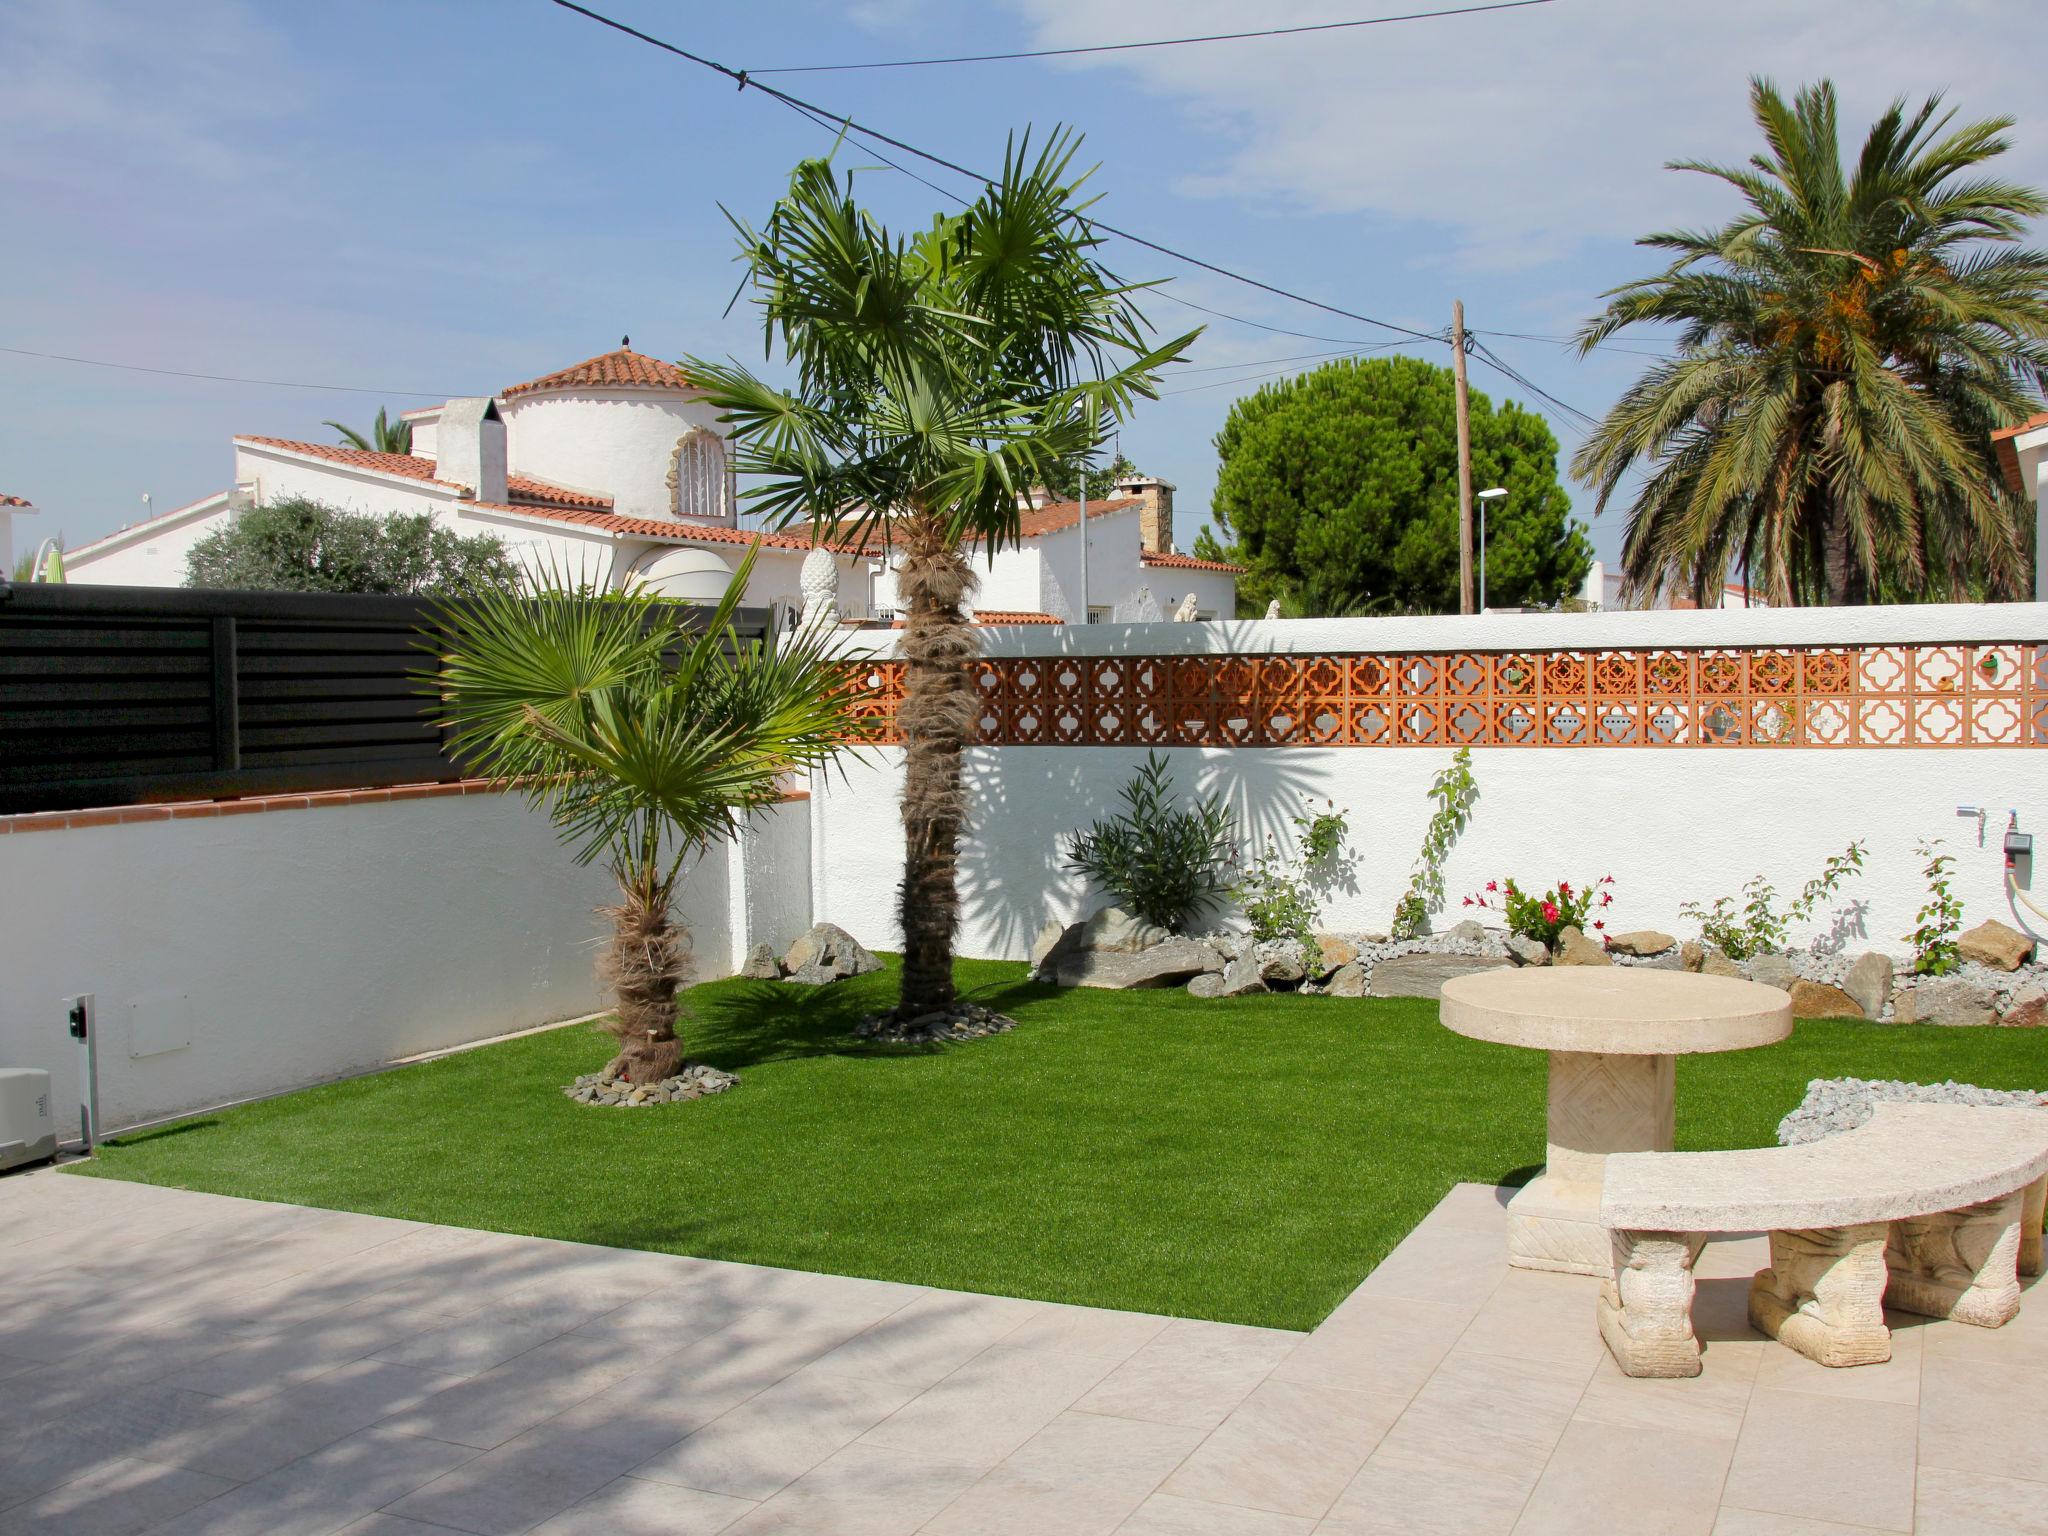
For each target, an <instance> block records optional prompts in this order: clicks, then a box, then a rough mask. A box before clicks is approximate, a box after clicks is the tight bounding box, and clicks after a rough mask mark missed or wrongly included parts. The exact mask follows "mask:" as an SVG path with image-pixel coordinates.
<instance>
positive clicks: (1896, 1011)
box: [1892, 976, 1996, 1026]
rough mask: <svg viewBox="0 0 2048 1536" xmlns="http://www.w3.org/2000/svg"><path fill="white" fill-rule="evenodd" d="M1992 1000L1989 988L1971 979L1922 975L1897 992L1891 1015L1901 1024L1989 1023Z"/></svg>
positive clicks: (1963, 1024) (1991, 1013) (1965, 1024)
mask: <svg viewBox="0 0 2048 1536" xmlns="http://www.w3.org/2000/svg"><path fill="white" fill-rule="evenodd" d="M1992 1003H1993V999H1992V995H1991V989H1990V988H1989V987H1986V986H1980V985H1979V984H1978V983H1976V982H1974V981H1965V980H1963V979H1962V978H1961V977H1956V976H1940V977H1936V976H1923V977H1921V978H1920V980H1919V981H1917V982H1915V983H1914V984H1913V985H1912V986H1910V987H1908V988H1906V989H1905V990H1904V991H1902V992H1900V993H1899V994H1898V996H1897V998H1896V999H1895V1000H1894V1001H1893V1003H1892V1016H1893V1017H1894V1018H1896V1019H1897V1020H1898V1021H1899V1022H1900V1023H1901V1024H1946V1025H1957V1026H1970V1025H1978V1024H1989V1023H1992V1022H1993V1021H1994V1019H1995V1018H1996V1015H1995V1014H1994V1013H1993V1012H1992Z"/></svg>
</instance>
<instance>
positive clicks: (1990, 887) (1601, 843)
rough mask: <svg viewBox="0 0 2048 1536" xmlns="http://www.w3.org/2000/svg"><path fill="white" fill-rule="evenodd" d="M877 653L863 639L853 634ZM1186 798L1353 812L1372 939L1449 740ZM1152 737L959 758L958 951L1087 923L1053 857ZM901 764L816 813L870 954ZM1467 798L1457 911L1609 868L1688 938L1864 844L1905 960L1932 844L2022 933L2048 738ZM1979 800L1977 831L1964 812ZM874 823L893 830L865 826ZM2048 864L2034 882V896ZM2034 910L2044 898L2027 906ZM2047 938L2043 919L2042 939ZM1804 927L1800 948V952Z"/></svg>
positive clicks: (993, 947)
mask: <svg viewBox="0 0 2048 1536" xmlns="http://www.w3.org/2000/svg"><path fill="white" fill-rule="evenodd" d="M2043 636H2048V606H2044V605H2040V604H2027V605H2003V606H1942V607H1928V608H1915V609H1868V610H1831V611H1816V610H1749V611H1741V610H1731V611H1710V612H1681V613H1669V612H1665V613H1629V614H1584V615H1514V616H1502V615H1493V616H1487V617H1484V618H1475V619H1458V618H1451V619H1362V620H1360V619H1353V620H1299V621H1281V622H1279V623H1275V624H1266V623H1264V622H1261V621H1252V622H1239V623H1230V624H1202V625H1187V624H1156V625H1095V626H1090V627H1088V628H1085V629H1083V628H1081V627H1078V626H1073V627H1067V628H1063V629H1060V630H1053V631H1043V630H1041V631H1023V630H995V631H990V632H988V634H987V635H985V636H984V640H983V644H984V648H985V650H986V651H987V652H988V653H990V654H994V655H1052V654H1077V655H1078V654H1094V655H1109V654H1119V653H1122V654H1130V655H1147V654H1152V655H1160V654H1186V653H1190V652H1197V651H1204V650H1208V651H1219V650H1221V651H1238V652H1247V653H1256V652H1287V651H1310V652H1325V651H1328V652H1340V653H1341V652H1355V651H1404V650H1412V651H1429V650H1444V651H1449V650H1502V649H1520V648H1524V647H1527V648H1551V647H1559V646H1574V647H1586V648H1598V647H1601V646H1616V647H1620V646H1646V645H1660V644H1661V645H1689V646H1697V645H1715V644H1728V645H1745V644H1746V645H1768V644H1857V643H1867V644H1876V643H1884V642H1888V641H1889V642H1899V643H1906V642H1912V641H1919V642H1934V641H1942V640H1946V641H1970V640H1975V641H1991V640H2012V639H2024V640H2038V639H2040V638H2041V637H2043ZM853 643H856V644H859V645H862V646H864V647H868V648H872V647H873V646H874V644H875V640H874V638H873V637H868V636H862V637H858V639H857V640H856V641H855V642H853ZM1168 755H1169V756H1170V757H1171V759H1172V761H1173V764H1174V770H1175V781H1176V783H1177V784H1178V786H1179V787H1180V789H1181V790H1182V791H1183V792H1184V793H1189V794H1192V793H1195V792H1198V791H1199V792H1201V793H1216V794H1222V795H1223V796H1225V797H1226V798H1227V800H1228V801H1229V802H1230V804H1231V806H1232V807H1233V809H1234V810H1235V812H1236V813H1237V816H1238V820H1239V824H1240V828H1241V829H1242V830H1243V831H1245V832H1247V833H1250V834H1254V835H1257V834H1263V833H1264V832H1266V831H1276V832H1284V831H1286V830H1287V829H1288V828H1287V823H1288V818H1289V817H1291V816H1292V815H1294V814H1295V813H1296V812H1298V811H1299V810H1300V809H1301V807H1302V805H1303V802H1304V801H1307V800H1313V801H1315V802H1317V803H1318V804H1320V803H1321V802H1322V801H1323V800H1324V799H1325V798H1328V799H1333V800H1335V801H1336V802H1337V804H1338V805H1340V806H1342V807H1344V808H1346V809H1347V810H1348V811H1349V812H1350V818H1351V826H1352V847H1353V849H1354V851H1355V853H1356V855H1357V857H1356V859H1355V862H1354V865H1353V874H1354V883H1353V885H1352V887H1351V888H1346V889H1340V890H1334V891H1331V892H1330V893H1328V895H1327V898H1326V913H1327V915H1326V921H1327V923H1328V924H1329V925H1330V926H1332V927H1335V928H1340V929H1365V930H1384V929H1385V928H1386V927H1387V925H1388V922H1389V920H1390V919H1391V916H1392V913H1393V910H1394V906H1395V904H1396V902H1397V901H1398V900H1399V899H1400V897H1401V895H1402V894H1403V892H1405V891H1406V889H1407V887H1408V880H1409V876H1410V872H1411V870H1412V867H1413V865H1414V862H1415V856H1416V852H1417V850H1418V849H1419V847H1420V846H1421V842H1422V835H1423V832H1424V830H1425V828H1426V827H1427V825H1428V821H1429V816H1430V813H1431V810H1432V805H1431V802H1430V801H1429V800H1428V798H1427V790H1428V787H1429V783H1430V780H1431V778H1432V777H1433V776H1434V775H1435V774H1436V773H1437V771H1438V770H1439V769H1441V768H1442V767H1444V766H1445V765H1446V764H1447V763H1448V762H1449V761H1450V757H1451V749H1449V748H1447V747H1413V748H1404V747H1348V748H1326V749H1284V748H1270V749H1239V750H1228V749H1222V750H1217V749H1176V750H1174V751H1172V752H1170V753H1169V754H1168ZM1144 756H1145V753H1144V750H1143V749H1142V748H1106V747H1004V748H980V749H974V750H971V751H970V752H969V753H968V757H967V769H966V774H967V782H968V786H969V791H970V805H971V808H972V810H971V815H972V822H973V831H972V833H971V834H970V836H969V837H968V839H967V840H966V842H965V844H964V845H963V848H962V853H961V864H960V882H961V891H962V897H963V909H964V912H965V921H964V923H963V925H962V934H961V952H962V953H963V954H968V955H984V956H1002V957H1010V958H1015V957H1018V956H1021V955H1022V954H1024V953H1025V951H1026V949H1027V948H1028V946H1029V944H1030V941H1031V938H1032V936H1033V935H1034V934H1035V933H1036V931H1037V929H1038V928H1039V926H1040V925H1041V924H1042V923H1043V922H1044V921H1045V920H1046V919H1047V918H1048V917H1057V918H1060V919H1062V920H1067V919H1071V918H1074V917H1078V916H1081V915H1084V914H1085V912H1086V911H1088V910H1092V908H1093V907H1094V906H1095V905H1098V904H1100V902H1101V901H1102V899H1103V898H1102V897H1101V896H1100V895H1099V894H1098V893H1093V892H1090V891H1089V890H1087V889H1086V888H1085V886H1084V884H1083V882H1082V881H1081V880H1080V879H1079V877H1077V876H1073V875H1070V874H1068V873H1066V872H1065V871H1064V870H1063V869H1062V868H1061V864H1062V861H1063V858H1064V853H1065V847H1066V841H1065V840H1066V838H1067V837H1068V836H1070V835H1071V833H1072V832H1073V831H1075V830H1076V829H1078V828H1080V827H1082V826H1084V825H1086V824H1087V823H1088V822H1090V821H1091V820H1093V819H1094V818H1096V817H1098V816H1102V815H1108V814H1112V813H1114V812H1115V811H1116V810H1117V809H1118V805H1117V798H1116V797H1117V790H1118V789H1119V788H1120V787H1121V786H1122V784H1123V783H1124V782H1125V780H1126V779H1127V778H1128V777H1129V776H1130V774H1131V773H1132V772H1133V771H1134V770H1135V769H1136V767H1137V766H1138V765H1139V764H1140V763H1141V762H1142V761H1143V760H1144ZM901 761H902V754H901V752H900V751H899V750H895V749H887V750H883V751H876V752H872V753H871V754H870V761H869V762H868V763H867V764H866V765H864V766H860V767H855V768H852V769H850V770H849V772H848V774H847V777H846V783H845V786H844V788H843V789H842V788H835V789H834V790H833V791H832V792H831V793H829V794H826V795H824V796H822V797H820V798H819V800H818V802H817V809H816V811H815V812H814V826H813V839H814V843H813V855H814V858H815V859H816V861H817V873H816V877H815V885H816V891H817V895H816V898H815V899H816V904H817V910H818V914H819V916H820V917H821V918H824V919H826V920H829V921H832V922H836V923H839V924H841V925H842V926H844V927H846V928H847V929H849V930H850V931H852V932H853V933H854V934H856V935H857V936H859V937H860V938H861V940H862V941H863V942H864V943H867V944H870V945H876V946H882V947H893V946H894V945H895V944H896V943H897V942H898V941H899V937H898V932H897V928H896V920H895V911H894V904H895V890H896V885H897V882H898V881H899V880H900V878H901V873H902V844H901V838H900V836H898V835H895V828H894V826H893V823H894V821H895V816H896V800H897V796H898V793H899V791H900V788H901V782H902V770H901ZM1472 768H1473V773H1474V776H1475V777H1476V779H1477V781H1478V785H1479V801H1478V804H1477V806H1476V808H1475V810H1474V812H1473V818H1472V822H1471V825H1470V826H1469V827H1468V829H1467V830H1466V832H1465V833H1464V835H1463V836H1462V838H1461V839H1460V840H1459V842H1458V844H1457V846H1456V848H1455V849H1454V850H1453V853H1452V855H1451V857H1450V859H1449V861H1448V862H1447V864H1446V869H1445V886H1446V890H1447V892H1448V894H1449V897H1450V905H1449V910H1447V912H1446V913H1445V914H1444V920H1445V921H1446V922H1455V921H1456V920H1457V919H1458V917H1459V916H1461V915H1464V914H1463V913H1462V912H1461V910H1460V909H1459V898H1460V897H1461V896H1463V895H1464V894H1466V893H1468V892H1472V891H1476V890H1477V889H1479V888H1480V887H1481V886H1483V885H1484V884H1485V882H1486V881H1487V880H1489V879H1498V878H1500V877H1502V876H1507V875H1512V876H1514V877H1515V878H1516V879H1517V880H1518V881H1520V882H1523V883H1527V884H1540V885H1542V886H1548V885H1550V884H1552V883H1554V882H1555V881H1556V880H1558V879H1559V878H1565V879H1569V880H1572V881H1574V882H1577V881H1584V880H1588V879H1592V878H1595V877H1597V876H1600V875H1604V874H1611V875H1613V876H1614V878H1615V881H1616V885H1615V887H1614V890H1615V893H1616V904H1615V906H1614V907H1613V908H1612V909H1611V910H1610V912H1609V914H1608V916H1609V918H1610V920H1611V923H1612V924H1613V925H1616V926H1618V927H1619V928H1622V929H1626V928H1630V927H1658V928H1663V929H1666V930H1667V931H1670V932H1673V933H1677V934H1679V935H1681V936H1691V935H1692V934H1694V933H1695V932H1696V931H1697V925H1695V924H1692V923H1690V922H1688V921H1686V920H1685V919H1683V918H1681V917H1680V916H1679V912H1678V908H1679V907H1680V905H1681V904H1683V903H1685V902H1687V901H1702V902H1704V901H1709V900H1711V899H1712V898H1714V897H1717V896H1722V895H1735V894H1736V893H1737V891H1738V890H1739V887H1740V886H1741V885H1742V883H1743V882H1744V881H1745V880H1747V879H1749V878H1750V877H1751V876H1753V875H1756V874H1763V875H1764V876H1766V877H1767V878H1768V879H1769V880H1770V881H1771V882H1772V883H1773V884H1774V885H1776V886H1777V888H1778V890H1779V892H1780V893H1781V897H1783V896H1790V895H1791V894H1794V893H1796V892H1797V891H1798V889H1799V887H1800V886H1801V885H1802V884H1803V883H1804V882H1805V881H1806V880H1807V879H1809V878H1811V877H1812V876H1813V875H1815V874H1817V873H1818V872H1819V870H1820V867H1821V863H1822V861H1823V860H1824V859H1825V858H1826V857H1827V855H1828V854H1830V853H1834V852H1838V851H1839V850H1840V849H1842V848H1843V847H1844V846H1845V845H1846V844H1848V843H1849V842H1850V841H1852V840H1858V839H1860V840H1862V841H1864V842H1865V843H1866V844H1867V846H1868V849H1869V856H1868V860H1867V863H1866V867H1865V870H1864V873H1863V874H1862V876H1861V877H1860V878H1857V879H1854V880H1852V881H1851V882H1850V883H1849V884H1848V885H1847V886H1846V887H1845V888H1844V890H1843V893H1842V903H1841V907H1842V909H1843V910H1840V911H1834V910H1831V911H1829V912H1828V913H1826V914H1825V915H1824V922H1825V924H1827V925H1832V924H1833V923H1834V922H1835V920H1836V919H1837V917H1840V918H1841V919H1842V921H1843V923H1844V925H1845V929H1846V933H1845V937H1846V938H1847V941H1848V942H1849V943H1851V944H1852V945H1855V946H1858V947H1872V948H1880V949H1886V950H1890V951H1894V952H1898V953H1904V952H1905V951H1906V949H1907V947H1908V946H1906V945H1905V943H1904V942H1903V935H1905V934H1906V933H1907V931H1908V930H1909V929H1911V927H1912V926H1913V923H1914V913H1915V912H1916V911H1917V909H1918V907H1919V906H1920V904H1921V902H1922V901H1923V900H1924V899H1925V894H1926V892H1925V886H1924V883H1923V882H1922V880H1921V878H1920V873H1919V870H1920V863H1921V861H1920V860H1919V859H1918V858H1917V856H1916V855H1915V854H1914V852H1913V846H1914V843H1915V842H1916V841H1917V840H1918V839H1920V838H1923V837H1942V838H1945V839H1946V840H1947V846H1948V851H1949V852H1951V853H1953V854H1954V855H1955V856H1956V859H1957V867H1956V871H1955V890H1956V893H1957V894H1958V895H1959V896H1960V897H1961V898H1962V899H1963V901H1964V903H1965V908H1966V912H1967V918H1966V921H1967V922H1970V923H1975V922H1977V921H1980V920H1982V919H1984V918H1987V917H1998V918H2000V919H2002V920H2003V921H2006V922H2009V923H2013V922H2015V921H2016V919H2015V914H2014V912H2013V911H2012V909H2011V907H2010V905H2009V904H2008V901H2007V899H2006V896H2005V892H2004V886H2003V859H2002V854H2001V851H2000V844H2001V833H2002V831H2003V827H2004V822H2005V815H2006V812H2007V811H2008V810H2009V809H2010V810H2017V811H2018V812H2019V816H2020V826H2021V827H2022V829H2028V830H2033V831H2035V832H2036V833H2037V834H2043V833H2048V749H2043V748H2038V747H2035V748H1970V749H1962V750H1957V749H1950V748H1933V749H1910V748H1903V749H1902V748H1868V749H1843V748H1800V749H1782V748H1734V749H1725V750H1724V749H1708V748H1667V749H1657V748H1642V749H1628V748H1580V749H1567V748H1522V747H1485V748H1479V749H1476V750H1475V751H1474V752H1473V755H1472ZM1963 804H1970V805H1982V806H1984V807H1986V808H1987V809H1988V810H1989V811H1990V812H1991V817H1990V821H1989V826H1988V829H1987V833H1986V836H1985V839H1984V842H1983V844H1982V846H1980V845H1979V843H1978V823H1977V821H1976V820H1975V819H1974V818H1972V819H1959V818H1958V817H1957V816H1956V807H1957V806H1958V805H1963ZM884 826H889V827H890V833H891V835H889V836H883V835H880V832H879V829H880V828H882V827H884ZM2044 882H2048V876H2042V877H2040V878H2036V879H2034V880H2033V882H2032V889H2033V890H2034V891H2036V892H2039V891H2041V890H2043V889H2048V884H2044ZM2036 899H2037V900H2039V899H2040V897H2039V896H2038V895H2037V896H2036ZM2037 926H2038V925H2037ZM1813 936H1814V935H1813V934H1812V933H1808V934H1802V935H1798V936H1796V937H1797V938H1799V939H1800V940H1801V941H1804V940H1806V939H1810V938H1812V937H1813Z"/></svg>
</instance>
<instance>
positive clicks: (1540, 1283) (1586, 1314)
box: [1453, 1269, 1606, 1368]
mask: <svg viewBox="0 0 2048 1536" xmlns="http://www.w3.org/2000/svg"><path fill="white" fill-rule="evenodd" d="M1599 1295H1600V1282H1599V1281H1597V1280H1593V1279H1589V1278H1588V1277H1587V1276H1584V1275H1553V1274H1547V1273H1544V1272H1542V1271H1539V1270H1533V1269H1510V1270H1509V1271H1508V1272H1507V1273H1506V1275H1504V1276H1503V1277H1502V1278H1501V1282H1500V1284H1499V1286H1498V1287H1497V1288H1496V1289H1495V1290H1494V1292H1493V1294H1492V1295H1490V1296H1488V1297H1487V1298H1486V1300H1485V1302H1484V1303H1483V1304H1482V1305H1481V1306H1480V1308H1479V1310H1478V1312H1477V1313H1476V1314H1474V1316H1473V1318H1472V1322H1471V1325H1470V1326H1469V1327H1467V1328H1466V1330H1465V1331H1464V1332H1463V1333H1462V1334H1460V1335H1459V1336H1458V1342H1457V1343H1456V1344H1455V1345H1454V1346H1453V1348H1455V1349H1458V1350H1461V1351H1462V1350H1469V1351H1471V1352H1473V1353H1475V1354H1482V1355H1507V1356H1510V1357H1512V1358H1514V1359H1517V1360H1555V1361H1560V1362H1562V1363H1563V1364H1566V1365H1571V1366H1578V1365H1582V1364H1583V1365H1585V1366H1587V1367H1589V1368H1590V1367H1591V1366H1592V1364H1593V1362H1594V1361H1595V1360H1597V1359H1598V1358H1599V1357H1600V1356H1601V1355H1602V1354H1603V1353H1604V1352H1605V1350H1606V1345H1604V1344H1602V1343H1601V1342H1600V1320H1599V1317H1598V1315H1597V1312H1596V1310H1595V1302H1596V1301H1597V1300H1598V1298H1599Z"/></svg>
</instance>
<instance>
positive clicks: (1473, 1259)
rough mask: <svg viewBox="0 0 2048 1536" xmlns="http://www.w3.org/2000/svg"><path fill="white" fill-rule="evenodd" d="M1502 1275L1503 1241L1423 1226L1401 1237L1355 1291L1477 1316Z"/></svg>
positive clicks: (1504, 1260) (1457, 1229)
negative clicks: (1429, 1304) (1446, 1307)
mask: <svg viewBox="0 0 2048 1536" xmlns="http://www.w3.org/2000/svg"><path fill="white" fill-rule="evenodd" d="M1506 1273H1507V1239H1506V1238H1505V1237H1504V1236H1502V1235H1500V1234H1497V1233H1493V1232H1479V1231H1473V1230H1471V1229H1469V1228H1463V1227H1440V1226H1431V1225H1428V1224H1424V1225H1423V1226H1420V1227H1417V1228H1416V1229H1415V1230H1414V1231H1413V1232H1411V1233H1409V1234H1408V1236H1407V1237H1405V1238H1403V1239H1402V1240H1401V1242H1400V1243H1399V1245H1397V1246H1396V1247H1395V1249H1394V1251H1393V1252H1392V1253H1390V1254H1388V1255H1387V1256H1386V1258H1385V1259H1383V1260H1382V1261H1381V1262H1380V1265H1379V1267H1378V1268H1377V1269H1375V1270H1374V1271H1373V1272H1372V1273H1371V1274H1370V1275H1367V1276H1366V1277H1365V1280H1364V1281H1363V1283H1362V1284H1361V1285H1360V1287H1359V1289H1360V1290H1363V1291H1369V1292H1370V1293H1372V1294H1373V1295H1375V1296H1405V1297H1407V1298H1408V1299H1409V1300H1410V1301H1432V1302H1435V1303H1437V1304H1438V1305H1440V1306H1454V1307H1464V1308H1466V1309H1467V1310H1469V1311H1472V1312H1477V1311H1478V1310H1479V1307H1480V1304H1481V1303H1482V1302H1484V1301H1485V1300H1486V1298H1487V1297H1488V1296H1490V1295H1492V1294H1493V1288H1494V1287H1495V1286H1496V1285H1498V1284H1499V1283H1500V1280H1501V1277H1502V1276H1503V1275H1505V1274H1506Z"/></svg>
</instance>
